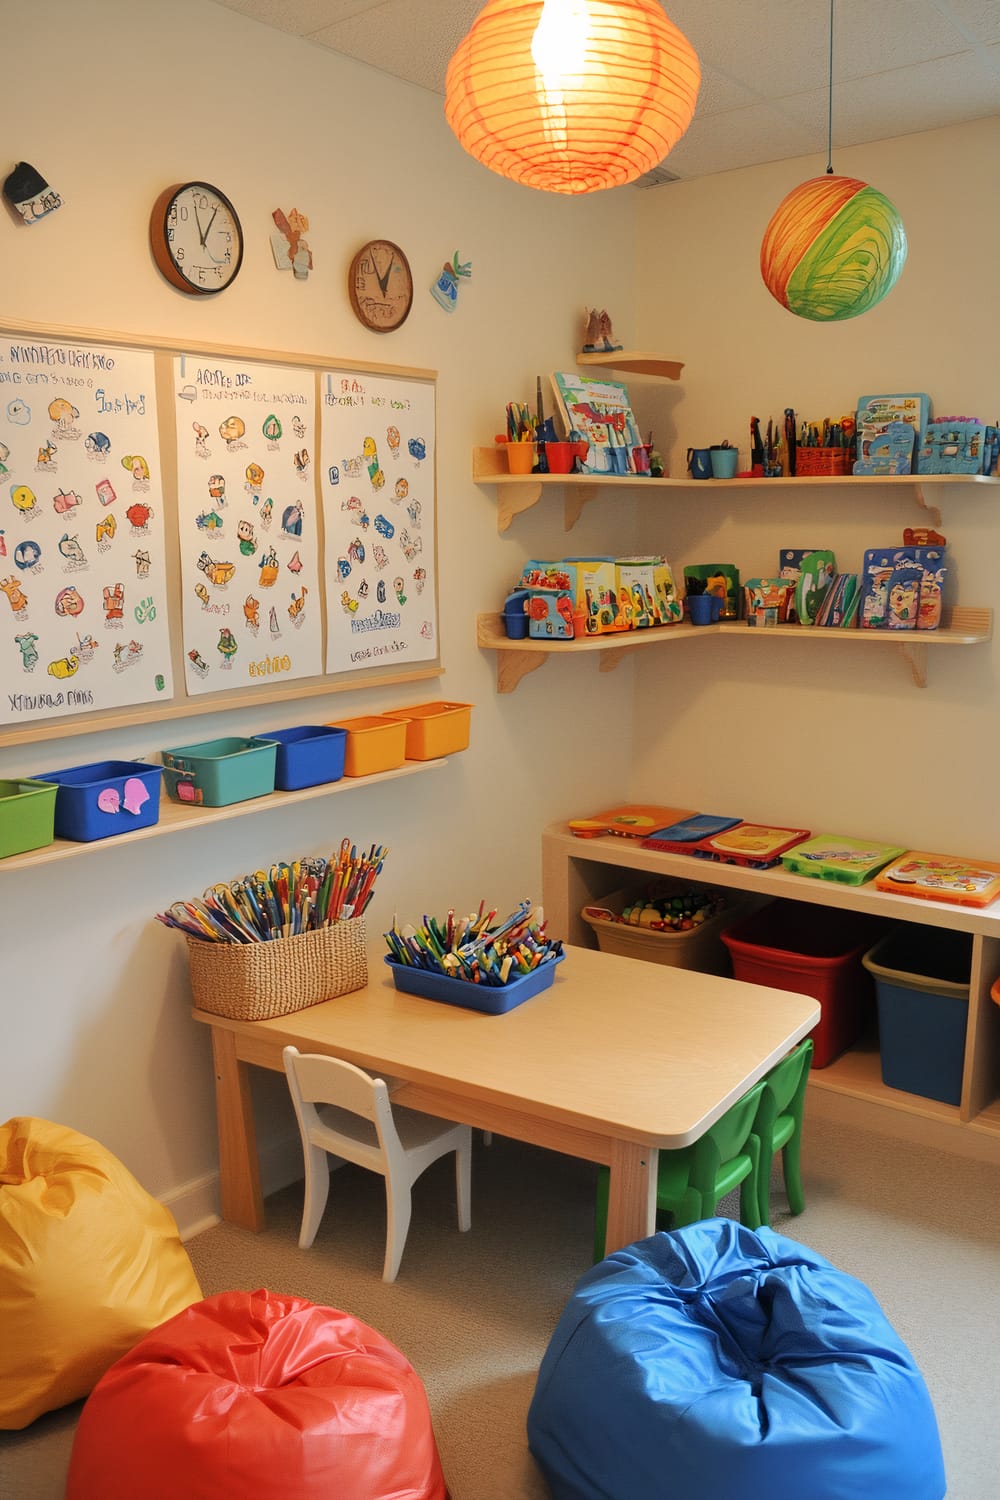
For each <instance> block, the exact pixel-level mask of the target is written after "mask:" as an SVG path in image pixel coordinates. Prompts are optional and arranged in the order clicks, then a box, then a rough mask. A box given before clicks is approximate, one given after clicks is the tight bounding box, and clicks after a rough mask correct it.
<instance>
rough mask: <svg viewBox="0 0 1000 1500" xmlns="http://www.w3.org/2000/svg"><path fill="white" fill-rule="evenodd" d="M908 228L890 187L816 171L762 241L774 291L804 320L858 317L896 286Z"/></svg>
mask: <svg viewBox="0 0 1000 1500" xmlns="http://www.w3.org/2000/svg"><path fill="white" fill-rule="evenodd" d="M905 260H906V234H905V232H904V230H903V221H902V219H901V218H900V217H899V214H898V212H897V211H896V209H895V208H894V207H893V205H892V204H891V203H890V202H889V200H888V198H886V197H885V195H884V194H883V193H880V192H878V190H877V189H876V188H873V187H869V186H868V184H867V183H866V182H860V181H859V180H858V179H857V178H856V177H836V176H834V175H832V174H831V173H828V174H827V175H826V176H825V177H811V178H810V179H809V181H808V182H803V183H800V184H799V186H798V187H797V188H793V190H792V191H791V192H790V193H789V194H788V197H787V198H784V199H783V200H782V201H781V203H779V204H778V207H777V208H776V209H775V211H774V214H773V216H772V218H771V222H770V223H769V224H768V226H767V229H766V230H765V231H764V239H763V241H762V243H761V247H760V274H761V275H762V276H763V278H764V284H765V285H766V287H767V289H768V291H769V292H770V293H771V296H772V297H774V298H775V299H776V300H777V301H778V302H780V303H781V305H782V307H787V308H788V311H789V312H792V313H795V315H796V317H799V318H812V319H813V320H814V321H815V322H818V323H824V322H837V321H839V320H841V319H843V318H856V317H858V315H859V314H860V313H864V312H867V311H868V309H869V308H871V307H874V306H875V304H876V302H881V300H882V298H883V297H884V296H886V294H887V293H888V292H891V291H892V289H893V287H894V286H895V285H896V281H897V279H898V277H899V273H900V271H901V270H902V269H903V264H904V262H905Z"/></svg>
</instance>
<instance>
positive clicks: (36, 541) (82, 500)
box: [0, 335, 173, 724]
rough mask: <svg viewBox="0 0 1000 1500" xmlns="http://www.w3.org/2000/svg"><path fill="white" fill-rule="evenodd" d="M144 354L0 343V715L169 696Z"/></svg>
mask: <svg viewBox="0 0 1000 1500" xmlns="http://www.w3.org/2000/svg"><path fill="white" fill-rule="evenodd" d="M154 393H155V383H154V366H153V356H152V354H150V353H144V352H142V351H139V350H135V349H120V348H114V347H108V348H105V347H101V346H98V345H90V344H69V343H66V344H64V343H50V342H47V341H40V340H34V339H31V338H29V337H25V338H24V339H18V338H16V337H14V336H9V335H8V336H6V337H5V338H4V339H3V341H2V343H0V591H2V594H3V596H4V597H3V598H0V690H2V695H0V705H2V707H0V722H3V723H8V724H9V723H22V722H27V721H29V720H35V719H47V718H58V717H61V716H63V715H66V714H78V713H87V712H89V711H91V710H93V709H106V708H119V707H123V706H125V705H130V704H136V703H149V702H152V701H154V700H155V699H157V698H164V699H167V698H169V697H170V696H171V694H172V692H173V685H172V678H171V670H170V642H169V628H168V620H167V597H166V582H165V580H166V565H165V547H164V525H163V508H164V507H163V492H162V480H161V472H160V448H159V437H158V431H157V420H156V408H155V394H154Z"/></svg>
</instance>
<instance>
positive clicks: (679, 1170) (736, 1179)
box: [594, 1079, 764, 1263]
mask: <svg viewBox="0 0 1000 1500" xmlns="http://www.w3.org/2000/svg"><path fill="white" fill-rule="evenodd" d="M763 1096H764V1080H763V1079H762V1080H761V1081H760V1083H756V1084H754V1086H753V1088H752V1089H749V1090H748V1091H747V1093H745V1094H744V1095H743V1097H742V1099H738V1100H737V1101H736V1103H735V1104H734V1105H733V1106H732V1107H731V1108H730V1109H728V1110H727V1111H726V1113H725V1114H724V1115H723V1116H722V1118H721V1119H719V1120H716V1122H715V1124H714V1125H712V1126H710V1127H709V1129H708V1130H706V1131H705V1133H704V1135H702V1136H700V1137H699V1139H698V1140H696V1141H694V1142H692V1144H691V1145H690V1146H683V1147H681V1148H680V1149H679V1150H677V1151H661V1152H660V1164H659V1169H658V1172H657V1178H656V1227H657V1229H660V1228H662V1227H665V1226H663V1225H661V1223H660V1217H661V1215H664V1216H665V1215H667V1214H669V1215H670V1217H671V1220H672V1223H671V1226H670V1227H671V1228H673V1229H680V1228H682V1226H683V1225H685V1224H693V1223H695V1222H696V1220H698V1219H710V1218H711V1217H712V1215H713V1214H714V1213H715V1210H716V1206H717V1204H718V1202H719V1199H720V1198H724V1197H725V1196H726V1194H727V1193H729V1192H732V1190H733V1188H735V1187H739V1189H740V1223H741V1224H744V1225H745V1226H746V1228H747V1229H758V1228H759V1227H760V1192H759V1188H758V1182H757V1175H758V1170H759V1163H760V1142H759V1141H758V1139H757V1136H756V1135H755V1134H754V1124H755V1121H756V1119H757V1116H758V1113H759V1111H760V1106H761V1102H762V1100H763ZM610 1180H611V1174H610V1172H609V1170H608V1168H607V1167H601V1168H600V1169H599V1170H598V1173H597V1194H596V1201H595V1205H594V1261H595V1263H596V1262H597V1261H599V1260H603V1259H604V1245H605V1240H606V1237H607V1227H608V1191H609V1185H610Z"/></svg>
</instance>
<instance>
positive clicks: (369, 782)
mask: <svg viewBox="0 0 1000 1500" xmlns="http://www.w3.org/2000/svg"><path fill="white" fill-rule="evenodd" d="M447 764H448V762H447V759H444V760H407V761H404V762H403V764H402V765H401V766H397V767H396V768H395V769H394V770H392V771H378V772H376V773H375V775H373V776H344V777H342V778H341V779H340V781H325V782H323V783H322V785H320V786H309V787H303V788H302V790H301V791H298V792H268V793H267V794H266V796H263V797H251V798H249V799H248V800H247V801H246V802H231V803H230V804H229V805H228V806H227V807H189V806H187V805H186V804H184V803H181V802H173V801H171V799H170V798H169V797H168V796H167V794H166V792H165V791H164V790H163V789H162V788H161V791H160V816H159V820H158V822H156V823H150V824H149V826H148V827H146V828H137V829H136V831H135V832H134V833H119V834H115V836H114V837H113V838H108V839H93V840H91V841H90V842H89V843H77V842H76V840H74V839H56V840H55V842H54V843H51V844H46V845H45V846H44V848H42V849H29V850H28V852H27V853H25V854H11V855H9V856H8V857H7V859H2V860H0V873H4V874H6V873H7V872H8V871H13V870H24V869H27V868H28V867H29V866H32V865H47V864H51V863H52V862H53V860H60V859H72V858H73V857H74V856H78V855H84V854H97V853H100V852H101V851H102V850H104V849H120V848H122V847H123V846H124V845H126V844H134V843H136V842H137V841H138V840H139V839H155V838H163V837H164V836H165V835H167V834H171V833H181V832H183V830H184V829H186V828H204V827H205V826H206V825H208V824H212V823H223V822H225V821H226V820H227V819H228V818H242V817H246V816H247V815H248V814H250V813H267V812H271V811H273V810H274V809H275V808H279V807H284V808H288V807H294V806H295V805H296V804H297V803H299V802H311V801H313V800H314V799H315V798H317V797H329V796H332V795H334V794H335V793H337V792H352V791H354V790H360V789H361V788H362V787H367V786H373V785H374V784H375V782H377V781H396V780H397V779H398V778H399V777H401V776H419V775H420V773H421V772H423V771H434V770H437V769H439V768H440V767H441V766H445V765H447Z"/></svg>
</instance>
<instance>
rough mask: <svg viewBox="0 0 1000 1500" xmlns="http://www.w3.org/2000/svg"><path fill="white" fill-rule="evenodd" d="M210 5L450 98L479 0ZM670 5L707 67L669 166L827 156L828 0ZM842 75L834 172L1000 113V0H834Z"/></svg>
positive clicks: (837, 79)
mask: <svg viewBox="0 0 1000 1500" xmlns="http://www.w3.org/2000/svg"><path fill="white" fill-rule="evenodd" d="M209 3H217V4H220V5H223V6H225V7H226V8H227V9H228V10H234V11H239V12H240V13H241V14H242V15H244V16H249V17H251V18H252V19H253V20H255V21H259V22H261V23H262V24H263V25H265V26H270V27H273V28H275V29H276V30H278V31H284V32H288V33H290V34H291V35H293V36H298V37H302V38H303V39H304V40H305V41H307V42H309V43H310V44H312V45H314V46H318V47H326V48H328V49H329V50H331V51H333V52H341V53H344V54H346V55H347V56H348V57H353V58H355V59H357V60H358V61H360V62H364V63H368V64H369V65H370V66H372V67H374V68H379V69H381V71H382V72H385V73H389V74H392V75H393V76H394V77H396V78H402V79H406V80H408V81H409V82H410V83H415V84H418V85H419V86H420V87H421V88H426V89H429V90H431V91H432V92H433V93H436V94H441V95H442V96H443V95H444V77H445V70H446V68H447V66H448V60H449V58H450V57H451V54H452V52H453V51H454V50H455V47H456V46H457V45H458V43H459V41H460V40H461V38H462V37H463V36H464V35H465V33H466V32H467V31H468V29H469V27H470V26H471V24H472V22H473V20H474V19H475V17H476V15H477V14H478V12H479V11H480V10H481V9H482V3H483V0H209ZM663 8H664V10H665V11H666V13H667V15H668V16H669V17H670V19H671V20H672V21H673V22H674V24H675V25H676V26H679V27H680V29H681V31H683V32H684V34H685V35H686V36H687V38H688V40H689V41H690V42H691V43H692V44H693V46H694V48H695V50H696V51H697V53H698V56H699V58H700V61H701V71H702V81H701V92H700V94H699V97H698V106H697V109H696V111H695V116H694V120H693V122H692V124H691V126H690V128H689V129H688V132H687V134H686V135H685V136H684V137H683V138H682V140H681V141H680V142H679V144H678V145H677V146H675V147H674V150H673V151H672V152H671V153H670V156H669V158H668V159H667V160H666V162H665V164H664V173H669V174H671V175H672V176H675V177H681V178H691V177H703V176H706V175H707V174H709V173H711V172H724V171H728V170H730V169H732V168H736V167H747V166H753V165H756V164H758V163H760V162H768V161H783V160H786V159H787V158H789V157H794V156H805V155H810V154H812V153H813V152H822V153H823V154H824V159H825V154H826V151H827V139H828V106H829V88H828V83H829V70H830V6H829V0H666V3H665V4H664V7H663ZM833 80H834V86H833V157H834V161H833V165H834V170H835V171H836V169H837V161H836V152H837V147H838V146H857V145H863V144H865V143H866V142H868V141H877V140H884V139H886V138H888V137H890V136H896V135H909V134H911V133H913V132H914V131H920V130H934V129H937V128H939V127H941V126H944V125H955V124H959V123H960V122H962V121H965V120H977V119H981V118H983V117H984V116H987V115H995V114H1000V0H835V5H834V38H833ZM655 175H656V174H654V176H655ZM984 181H985V180H984ZM984 190H985V188H984Z"/></svg>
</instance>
